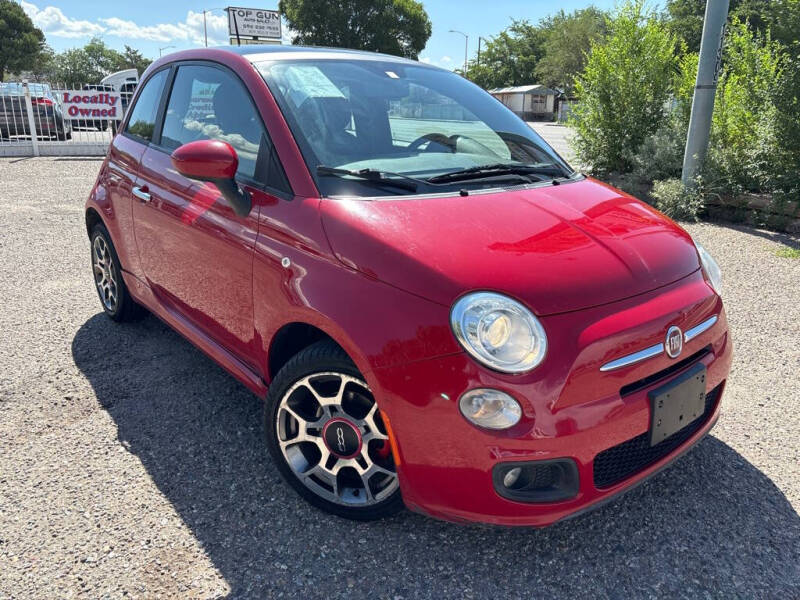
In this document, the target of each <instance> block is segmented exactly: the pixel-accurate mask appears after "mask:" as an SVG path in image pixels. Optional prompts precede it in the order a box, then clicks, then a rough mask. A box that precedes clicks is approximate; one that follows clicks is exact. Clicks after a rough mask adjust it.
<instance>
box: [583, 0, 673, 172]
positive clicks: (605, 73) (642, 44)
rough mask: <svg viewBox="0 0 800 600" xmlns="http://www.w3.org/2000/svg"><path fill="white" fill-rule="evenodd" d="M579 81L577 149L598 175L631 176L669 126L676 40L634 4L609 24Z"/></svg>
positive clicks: (640, 4) (640, 2)
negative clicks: (643, 152)
mask: <svg viewBox="0 0 800 600" xmlns="http://www.w3.org/2000/svg"><path fill="white" fill-rule="evenodd" d="M607 25H608V29H609V35H608V37H606V39H605V40H604V41H602V42H599V43H595V44H594V45H593V46H592V50H591V52H590V54H589V58H588V60H587V62H586V68H585V69H584V71H583V72H582V73H581V74H580V75H579V76H578V78H577V79H576V83H575V92H576V94H577V96H578V99H579V102H578V104H577V106H576V107H575V109H574V111H573V124H574V127H575V132H576V136H575V147H576V150H577V153H578V156H579V158H580V160H581V162H582V163H583V164H585V165H588V166H589V167H590V168H591V169H592V170H593V171H596V172H622V173H624V172H628V171H630V170H631V168H632V167H633V155H634V154H635V153H636V152H637V151H638V150H639V147H640V146H641V145H642V142H643V141H644V140H645V139H646V138H647V137H648V136H650V135H652V134H653V133H655V131H656V130H657V129H658V127H659V125H660V124H661V123H662V121H663V120H664V117H665V114H666V108H665V107H666V105H667V101H668V99H669V97H670V94H671V91H672V82H673V78H674V71H675V60H676V59H675V53H674V50H675V44H676V42H675V38H674V36H673V35H672V34H670V33H668V32H667V31H666V30H665V28H664V27H663V25H662V24H661V22H660V21H659V20H658V19H657V17H656V15H655V13H653V12H652V11H650V10H648V9H646V8H645V6H644V0H629V1H628V2H625V3H623V4H622V5H620V6H619V8H617V10H616V11H615V13H614V14H613V15H612V16H611V17H610V18H609V19H608V24H607Z"/></svg>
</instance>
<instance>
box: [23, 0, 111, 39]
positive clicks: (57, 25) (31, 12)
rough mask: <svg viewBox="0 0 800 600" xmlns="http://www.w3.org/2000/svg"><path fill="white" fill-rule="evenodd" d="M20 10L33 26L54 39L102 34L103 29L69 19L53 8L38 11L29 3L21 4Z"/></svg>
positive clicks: (99, 26) (94, 24) (87, 22)
mask: <svg viewBox="0 0 800 600" xmlns="http://www.w3.org/2000/svg"><path fill="white" fill-rule="evenodd" d="M20 4H21V5H22V10H24V11H25V13H26V14H27V15H28V16H29V17H30V18H31V21H33V24H34V25H36V26H37V27H38V28H39V29H41V30H42V31H44V32H45V33H47V34H50V35H53V36H56V37H66V38H81V37H91V36H93V35H97V34H99V33H103V32H104V31H105V28H104V27H103V26H101V25H98V24H97V23H92V22H90V21H83V20H80V19H71V18H70V17H68V16H66V15H65V14H64V13H63V12H61V9H60V8H56V7H55V6H46V7H44V8H42V9H40V8H39V7H38V6H36V5H35V4H31V3H30V2H24V1H23V2H21V3H20Z"/></svg>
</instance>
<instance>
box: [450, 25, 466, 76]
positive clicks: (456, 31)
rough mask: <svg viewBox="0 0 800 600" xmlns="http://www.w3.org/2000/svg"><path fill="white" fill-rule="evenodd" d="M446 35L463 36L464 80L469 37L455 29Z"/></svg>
mask: <svg viewBox="0 0 800 600" xmlns="http://www.w3.org/2000/svg"><path fill="white" fill-rule="evenodd" d="M448 33H460V34H461V35H463V36H464V78H465V79H466V77H467V52H468V51H469V36H468V35H467V34H466V33H464V32H463V31H458V30H457V29H451V30H450V31H448Z"/></svg>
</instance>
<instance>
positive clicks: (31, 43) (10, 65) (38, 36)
mask: <svg viewBox="0 0 800 600" xmlns="http://www.w3.org/2000/svg"><path fill="white" fill-rule="evenodd" d="M43 44H44V34H43V33H42V32H41V30H40V29H38V28H36V27H34V25H33V22H32V21H31V19H30V17H28V15H26V14H25V11H23V10H22V7H21V6H20V5H19V4H17V3H16V2H12V0H0V81H3V75H4V73H5V72H6V71H9V72H11V73H19V72H20V71H26V70H28V69H30V68H31V67H33V66H34V65H35V64H36V60H37V59H38V57H39V52H40V51H41V50H42V46H43Z"/></svg>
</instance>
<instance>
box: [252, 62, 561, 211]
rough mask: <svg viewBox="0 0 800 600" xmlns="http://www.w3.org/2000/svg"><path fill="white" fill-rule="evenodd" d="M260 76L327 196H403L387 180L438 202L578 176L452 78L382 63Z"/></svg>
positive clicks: (270, 70) (290, 65)
mask: <svg viewBox="0 0 800 600" xmlns="http://www.w3.org/2000/svg"><path fill="white" fill-rule="evenodd" d="M256 66H257V67H258V69H259V70H260V72H261V73H262V75H263V77H264V79H265V80H266V82H267V85H268V86H269V88H270V90H271V91H272V93H273V95H274V96H275V98H276V100H277V102H278V104H279V105H280V107H281V110H282V111H283V114H284V116H285V117H286V120H287V122H288V124H289V127H290V128H291V130H292V133H293V134H294V136H295V139H296V140H297V142H298V144H299V146H300V149H301V151H302V152H303V156H304V158H305V160H306V162H307V164H308V166H309V169H310V171H311V173H312V175H313V176H314V177H315V179H316V181H317V185H318V186H319V189H320V190H321V191H322V193H323V195H326V196H334V195H348V196H353V195H355V196H375V195H382V194H397V193H402V192H403V190H399V189H398V187H399V186H393V185H384V184H385V183H386V181H387V180H392V181H395V182H397V181H398V180H400V179H402V180H403V181H405V182H406V185H409V184H408V181H409V179H410V180H413V181H414V182H415V184H414V187H413V189H412V190H411V191H416V192H417V193H432V192H433V193H436V192H449V191H452V190H453V189H463V188H467V189H475V188H486V187H495V188H496V187H500V186H510V185H520V184H521V183H522V184H526V183H534V182H538V181H551V180H553V179H555V178H562V177H569V176H571V175H572V174H573V171H572V169H571V168H570V167H569V166H568V165H567V164H566V163H565V162H564V161H563V160H562V159H561V158H560V157H558V155H557V154H556V153H555V152H554V151H553V150H552V149H551V148H550V147H549V146H548V145H547V144H546V143H545V142H544V141H543V140H542V139H541V138H540V137H539V136H538V135H537V134H536V133H535V132H534V131H533V130H532V129H531V128H530V127H528V126H527V125H526V124H525V123H524V122H523V121H522V120H520V119H519V118H518V117H517V116H515V115H514V114H513V113H512V112H511V111H509V110H508V109H507V108H505V107H504V106H503V105H502V104H501V103H500V102H498V101H497V100H495V99H494V98H492V97H491V96H490V95H489V94H487V93H486V92H484V91H483V90H481V89H480V88H478V87H477V86H475V85H473V84H472V83H470V82H469V81H467V80H465V79H463V78H462V77H460V76H458V75H456V74H454V73H451V72H449V71H444V70H441V69H435V68H431V67H427V66H424V65H415V64H407V63H399V62H393V61H381V60H336V59H321V60H302V59H301V60H288V61H274V62H273V61H270V62H262V63H258V64H257V65H256ZM319 167H323V169H318V168H319ZM476 167H487V169H476ZM467 169H469V170H470V171H471V172H469V174H467V173H459V172H460V171H465V170H467ZM476 171H478V172H477V173H476ZM510 171H515V172H516V174H512V173H510ZM347 172H350V174H348V173H347ZM366 174H369V175H370V176H369V177H366V176H365V175H366ZM443 175H445V177H442V176H443ZM431 179H433V181H430V180H431ZM409 187H410V186H409ZM405 193H411V192H410V191H405Z"/></svg>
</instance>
